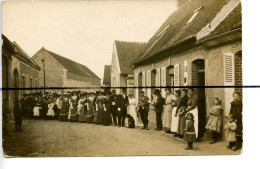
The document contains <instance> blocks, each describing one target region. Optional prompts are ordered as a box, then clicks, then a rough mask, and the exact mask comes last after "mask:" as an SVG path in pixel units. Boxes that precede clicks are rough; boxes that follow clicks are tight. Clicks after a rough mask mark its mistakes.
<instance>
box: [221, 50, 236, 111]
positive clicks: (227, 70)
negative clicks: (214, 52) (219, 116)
mask: <svg viewBox="0 0 260 169" xmlns="http://www.w3.org/2000/svg"><path fill="white" fill-rule="evenodd" d="M223 61H224V85H225V86H234V85H235V75H234V70H235V66H234V54H233V53H225V54H224V58H223ZM234 91H235V89H234V88H224V93H225V109H224V111H225V112H224V114H225V115H228V114H229V110H230V103H231V102H232V100H233V93H234Z"/></svg>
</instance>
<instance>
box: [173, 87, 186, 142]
mask: <svg viewBox="0 0 260 169" xmlns="http://www.w3.org/2000/svg"><path fill="white" fill-rule="evenodd" d="M187 102H188V96H187V90H186V89H182V90H181V98H180V100H179V102H178V103H177V110H176V112H178V116H179V127H178V130H177V134H178V135H179V137H180V138H183V134H184V128H185V115H186V112H185V109H186V107H187V106H188V105H187Z"/></svg>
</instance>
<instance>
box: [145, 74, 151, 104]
mask: <svg viewBox="0 0 260 169" xmlns="http://www.w3.org/2000/svg"><path fill="white" fill-rule="evenodd" d="M146 86H147V87H148V88H147V96H148V97H149V99H150V100H151V95H152V90H151V71H148V72H147V83H146Z"/></svg>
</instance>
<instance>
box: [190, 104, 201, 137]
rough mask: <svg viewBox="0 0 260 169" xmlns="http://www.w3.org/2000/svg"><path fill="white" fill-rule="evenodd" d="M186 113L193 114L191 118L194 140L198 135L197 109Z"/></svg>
mask: <svg viewBox="0 0 260 169" xmlns="http://www.w3.org/2000/svg"><path fill="white" fill-rule="evenodd" d="M188 113H191V114H193V117H194V129H195V133H196V138H198V133H199V123H198V122H199V119H198V108H197V107H196V108H195V109H193V110H191V111H189V112H188Z"/></svg>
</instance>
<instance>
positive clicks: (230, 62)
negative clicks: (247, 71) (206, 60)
mask: <svg viewBox="0 0 260 169" xmlns="http://www.w3.org/2000/svg"><path fill="white" fill-rule="evenodd" d="M234 81H235V76H234V54H233V53H226V54H225V55H224V82H225V85H234V84H235V83H234Z"/></svg>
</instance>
